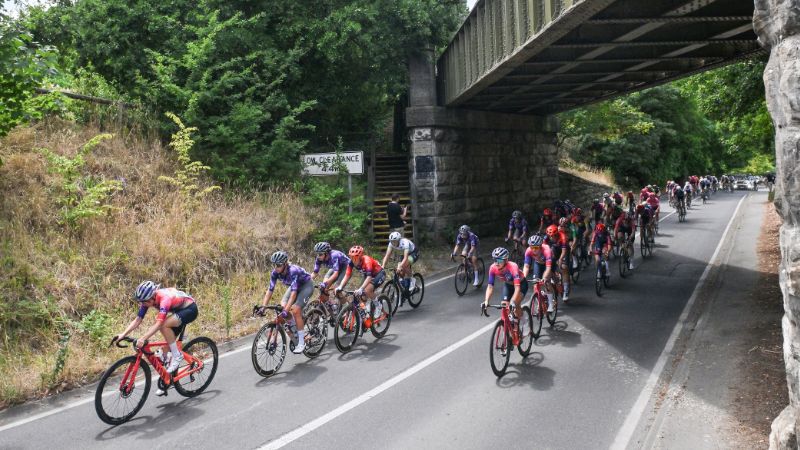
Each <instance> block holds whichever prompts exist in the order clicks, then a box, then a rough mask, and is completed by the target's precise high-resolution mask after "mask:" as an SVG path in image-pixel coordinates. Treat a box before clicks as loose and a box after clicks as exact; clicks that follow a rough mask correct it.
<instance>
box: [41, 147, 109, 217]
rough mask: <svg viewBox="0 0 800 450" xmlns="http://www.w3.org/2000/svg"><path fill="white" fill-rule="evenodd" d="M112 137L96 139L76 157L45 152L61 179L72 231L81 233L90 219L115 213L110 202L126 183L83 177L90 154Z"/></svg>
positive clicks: (62, 202) (64, 211)
mask: <svg viewBox="0 0 800 450" xmlns="http://www.w3.org/2000/svg"><path fill="white" fill-rule="evenodd" d="M110 138H111V135H110V134H100V135H97V136H95V137H93V138H92V139H91V140H90V141H89V142H87V143H86V144H85V145H84V146H83V147H81V149H80V150H79V151H78V153H77V154H76V155H75V156H74V157H72V158H70V157H68V156H62V155H58V154H56V153H53V152H52V151H50V150H48V149H41V152H42V153H43V154H44V155H45V158H47V161H48V164H49V167H48V169H49V171H50V172H51V173H56V174H58V175H60V176H61V179H62V181H61V185H60V191H61V192H60V197H59V198H58V202H59V204H60V205H61V220H62V223H64V224H65V225H66V226H67V227H68V228H69V229H70V230H72V231H78V230H79V229H80V227H81V225H82V224H83V223H84V221H85V220H86V219H90V218H92V217H96V216H100V215H104V214H107V213H108V212H110V211H112V210H114V207H113V206H111V205H109V204H107V203H106V201H107V200H108V199H109V197H111V195H112V194H113V193H114V192H116V191H119V190H122V183H120V182H119V181H117V180H104V179H102V178H98V177H95V176H92V175H84V174H82V169H83V166H84V165H85V164H86V159H85V157H86V155H88V154H89V153H90V152H91V151H92V150H93V149H94V148H95V147H96V146H97V145H98V144H100V142H101V141H103V140H104V139H110Z"/></svg>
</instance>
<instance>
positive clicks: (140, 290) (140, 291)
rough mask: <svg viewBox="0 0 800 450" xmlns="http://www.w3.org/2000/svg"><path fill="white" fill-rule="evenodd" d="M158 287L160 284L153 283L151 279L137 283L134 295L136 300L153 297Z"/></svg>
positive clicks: (140, 300)
mask: <svg viewBox="0 0 800 450" xmlns="http://www.w3.org/2000/svg"><path fill="white" fill-rule="evenodd" d="M160 287H161V285H160V284H155V283H153V282H152V281H149V280H148V281H142V282H141V283H139V286H137V287H136V293H135V294H134V297H136V301H137V302H146V301H148V300H150V299H151V298H153V295H155V293H156V291H157V290H158V288H160Z"/></svg>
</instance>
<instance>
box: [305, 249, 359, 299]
mask: <svg viewBox="0 0 800 450" xmlns="http://www.w3.org/2000/svg"><path fill="white" fill-rule="evenodd" d="M314 253H316V254H317V257H316V258H315V259H314V270H313V271H312V272H311V279H312V280H313V279H316V278H317V275H319V269H320V266H322V265H323V264H324V265H325V267H327V268H328V272H327V273H326V274H325V276H323V277H322V282H321V283H319V285H318V286H319V289H320V290H321V291H322V293H323V296H324V297H323V298H324V299H326V300H327V296H328V291H330V287H331V286H333V285H334V284H336V283H339V282H341V281H342V278H344V272H345V270H346V269H347V265H348V264H350V258H348V257H347V255H345V254H344V253H342V252H340V251H339V250H333V249H332V248H331V244H329V243H327V242H317V243H316V244H315V245H314Z"/></svg>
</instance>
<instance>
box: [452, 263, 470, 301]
mask: <svg viewBox="0 0 800 450" xmlns="http://www.w3.org/2000/svg"><path fill="white" fill-rule="evenodd" d="M454 282H455V285H456V294H458V296H459V297H461V296H462V295H464V293H465V292H467V286H469V282H470V280H469V277H468V276H467V266H466V264H461V265H459V266H458V269H456V276H455V277H454Z"/></svg>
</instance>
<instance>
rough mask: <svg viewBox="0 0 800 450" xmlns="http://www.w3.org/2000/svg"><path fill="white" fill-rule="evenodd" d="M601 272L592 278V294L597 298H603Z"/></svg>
mask: <svg viewBox="0 0 800 450" xmlns="http://www.w3.org/2000/svg"><path fill="white" fill-rule="evenodd" d="M603 278H604V276H603V272H602V269H600V270H598V271H596V272H595V278H594V292H595V293H596V294H597V296H598V297H602V296H603V280H602V279H603Z"/></svg>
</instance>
